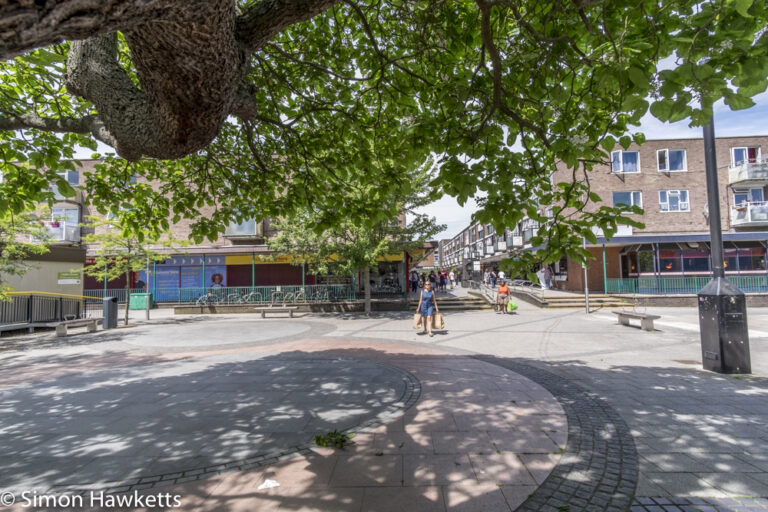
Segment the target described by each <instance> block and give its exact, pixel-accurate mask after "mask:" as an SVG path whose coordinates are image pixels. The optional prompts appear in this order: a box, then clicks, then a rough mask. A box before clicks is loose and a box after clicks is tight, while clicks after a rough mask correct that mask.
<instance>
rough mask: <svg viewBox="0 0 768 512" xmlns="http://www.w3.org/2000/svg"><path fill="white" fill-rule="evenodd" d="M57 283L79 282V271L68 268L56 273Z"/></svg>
mask: <svg viewBox="0 0 768 512" xmlns="http://www.w3.org/2000/svg"><path fill="white" fill-rule="evenodd" d="M57 278H58V283H59V284H80V271H79V270H69V271H67V272H59V273H58V274H57Z"/></svg>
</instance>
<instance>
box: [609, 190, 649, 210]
mask: <svg viewBox="0 0 768 512" xmlns="http://www.w3.org/2000/svg"><path fill="white" fill-rule="evenodd" d="M616 193H619V194H622V193H625V194H629V196H630V198H631V201H632V204H631V205H629V206H639V207H640V208H642V207H643V192H642V191H640V190H614V191H612V192H611V199H612V200H613V207H614V208H616V198H615V197H614V196H613V194H616ZM635 194H637V197H638V198H639V199H640V200H639V201H638V202H637V203H635ZM622 204H624V203H622Z"/></svg>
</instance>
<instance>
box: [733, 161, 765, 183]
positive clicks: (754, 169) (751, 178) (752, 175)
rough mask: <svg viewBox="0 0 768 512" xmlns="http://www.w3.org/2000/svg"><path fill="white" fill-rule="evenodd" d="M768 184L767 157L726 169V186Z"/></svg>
mask: <svg viewBox="0 0 768 512" xmlns="http://www.w3.org/2000/svg"><path fill="white" fill-rule="evenodd" d="M745 182H753V183H763V184H766V183H768V156H766V157H763V158H760V159H755V160H752V161H749V162H744V163H742V164H741V165H738V166H736V167H730V168H728V184H729V185H734V184H736V183H745Z"/></svg>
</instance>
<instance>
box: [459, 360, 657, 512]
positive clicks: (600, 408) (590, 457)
mask: <svg viewBox="0 0 768 512" xmlns="http://www.w3.org/2000/svg"><path fill="white" fill-rule="evenodd" d="M474 357H475V358H476V359H479V360H481V361H485V362H487V363H491V364H495V365H497V366H501V367H503V368H507V369H509V370H512V371H514V372H516V373H519V374H520V375H523V376H525V377H527V378H529V379H531V380H532V381H534V382H536V383H537V384H540V385H541V386H543V387H544V388H546V389H547V391H549V392H550V393H552V395H553V396H554V397H555V398H556V399H557V401H558V402H560V405H561V406H562V407H563V409H564V410H565V414H566V416H567V418H568V444H567V446H566V451H565V454H564V455H563V457H562V458H561V459H560V462H559V463H558V464H557V466H555V469H553V470H552V473H550V474H549V476H548V477H547V479H546V480H545V481H544V483H543V484H542V485H541V486H539V488H538V489H536V490H535V491H534V492H533V493H532V494H531V495H530V496H529V497H528V499H527V500H526V501H525V502H524V503H523V504H522V505H520V507H518V508H517V512H558V511H563V510H567V511H568V512H578V511H582V510H583V511H589V512H594V511H596V510H603V511H607V512H618V511H627V510H630V507H631V505H632V500H633V497H634V494H635V488H636V487H637V479H638V457H637V451H636V449H635V443H634V440H633V438H632V434H631V433H630V430H629V427H628V426H627V424H626V423H625V422H624V420H623V419H622V418H621V416H619V414H618V412H616V410H615V409H614V408H613V407H611V405H610V404H609V403H608V402H607V401H606V400H605V399H603V398H601V397H600V396H598V395H596V394H594V393H592V392H590V391H588V390H586V389H584V388H583V387H581V386H580V385H578V384H576V383H574V382H572V381H569V380H567V379H564V378H562V377H559V376H557V375H555V374H553V373H550V372H548V371H546V370H543V369H540V368H537V367H534V366H531V365H529V364H523V363H520V362H516V361H514V360H511V359H503V358H497V357H493V356H474ZM641 510H642V511H643V512H646V511H645V510H643V509H638V511H635V509H634V508H632V512H640V511H641ZM652 510H659V511H664V510H666V509H665V508H658V509H647V511H648V512H650V511H652Z"/></svg>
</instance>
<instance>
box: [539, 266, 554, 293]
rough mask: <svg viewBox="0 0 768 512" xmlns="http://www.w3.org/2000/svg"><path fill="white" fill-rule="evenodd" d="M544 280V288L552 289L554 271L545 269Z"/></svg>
mask: <svg viewBox="0 0 768 512" xmlns="http://www.w3.org/2000/svg"><path fill="white" fill-rule="evenodd" d="M541 276H542V277H543V278H544V288H546V289H547V290H549V289H551V288H552V271H551V270H549V267H544V271H543V272H542V275H541Z"/></svg>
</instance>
